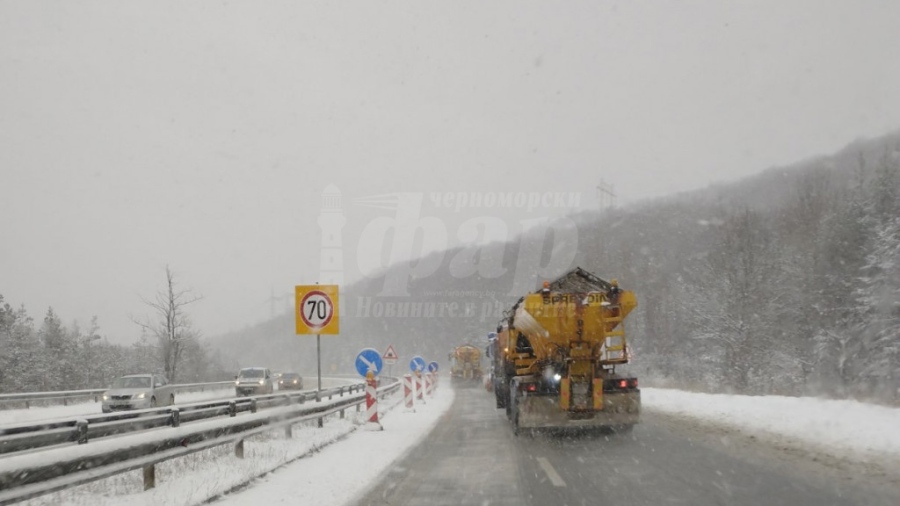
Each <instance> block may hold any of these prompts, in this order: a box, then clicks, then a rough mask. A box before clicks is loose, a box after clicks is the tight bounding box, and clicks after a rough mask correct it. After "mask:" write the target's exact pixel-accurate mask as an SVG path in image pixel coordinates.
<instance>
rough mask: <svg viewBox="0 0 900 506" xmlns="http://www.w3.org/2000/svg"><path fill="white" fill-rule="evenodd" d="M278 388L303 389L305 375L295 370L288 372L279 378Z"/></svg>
mask: <svg viewBox="0 0 900 506" xmlns="http://www.w3.org/2000/svg"><path fill="white" fill-rule="evenodd" d="M278 390H303V377H302V376H300V375H299V374H297V373H295V372H286V373H283V374H282V375H281V377H280V378H278Z"/></svg>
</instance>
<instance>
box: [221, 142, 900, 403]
mask: <svg viewBox="0 0 900 506" xmlns="http://www.w3.org/2000/svg"><path fill="white" fill-rule="evenodd" d="M568 223H569V224H568V225H564V226H556V227H549V228H538V229H536V230H533V231H530V232H529V233H526V234H525V235H524V236H520V237H518V238H517V239H515V240H513V241H511V242H507V243H492V244H488V245H477V246H471V247H468V248H457V249H454V250H450V251H446V252H440V253H435V254H432V257H429V258H425V259H420V260H419V261H418V262H425V263H436V264H439V266H440V267H439V268H438V269H437V270H436V271H435V272H434V273H432V274H430V275H427V276H423V277H416V276H411V277H409V279H408V285H407V286H408V295H404V296H387V295H385V294H384V293H383V288H384V286H385V278H386V277H387V276H391V275H392V273H394V271H395V270H397V269H400V271H402V272H403V273H406V272H407V271H408V270H409V269H408V267H409V266H399V267H398V266H394V267H393V268H389V269H387V270H386V271H385V272H384V275H383V276H380V277H377V278H373V279H364V280H363V281H360V282H359V283H356V284H354V285H351V286H349V287H347V288H346V290H344V292H343V296H342V321H341V335H340V336H324V337H323V339H322V341H323V346H322V349H323V352H322V353H323V369H324V370H325V372H326V373H337V372H340V373H353V366H352V357H353V356H355V354H356V352H357V351H358V350H359V349H360V348H363V347H367V346H371V347H375V348H378V349H384V348H386V346H387V345H388V344H393V345H394V346H395V348H396V349H397V351H398V352H399V353H400V355H401V364H400V366H398V367H400V368H401V369H405V367H406V366H405V362H404V360H407V361H408V359H409V358H410V357H411V356H413V355H415V354H420V355H423V356H425V357H426V358H428V359H430V360H431V359H434V360H439V361H441V363H445V361H444V359H446V357H447V353H448V351H449V349H450V348H451V347H452V346H456V345H458V344H461V343H465V342H469V343H474V344H484V343H486V341H485V339H486V335H487V333H488V332H490V331H492V330H494V329H495V327H496V323H497V320H499V318H500V315H501V313H502V310H503V309H505V308H507V307H509V306H510V305H511V304H512V303H513V302H514V301H515V299H517V298H518V296H520V295H521V293H520V292H523V290H524V289H523V288H522V280H523V277H522V275H523V272H522V266H526V267H527V266H528V265H529V262H530V263H531V264H533V265H534V266H535V268H534V269H532V271H533V272H529V273H528V276H526V281H527V283H526V284H527V285H528V286H527V290H530V289H536V288H537V287H538V286H539V284H540V282H541V281H542V280H543V279H545V278H550V277H552V276H554V275H559V274H561V273H562V272H565V271H566V270H568V269H570V268H572V267H574V266H576V265H578V266H581V267H583V268H586V269H588V270H590V271H592V272H595V273H596V274H598V275H599V276H601V277H604V278H617V279H618V280H619V281H620V283H621V284H622V285H623V286H624V287H627V288H629V289H632V290H634V291H635V292H637V296H638V299H639V301H640V303H639V307H638V309H637V311H636V312H635V313H634V314H633V316H632V317H630V318H629V320H628V322H627V329H628V334H629V336H630V344H631V346H632V349H633V352H634V361H633V364H632V366H631V370H632V371H635V372H637V373H638V374H640V375H641V376H642V377H644V378H645V380H646V381H645V384H651V383H652V384H666V385H672V386H679V387H686V388H695V389H701V390H707V391H730V392H740V393H776V394H789V395H798V394H806V395H810V394H812V395H817V394H825V395H830V396H837V397H861V398H877V399H881V400H884V401H886V402H896V401H897V400H898V389H900V135H898V134H894V135H890V136H886V137H883V138H879V139H874V140H869V141H859V142H855V143H853V144H851V145H850V146H848V147H846V148H845V149H843V150H842V151H840V152H839V153H837V154H835V155H833V156H828V157H821V158H817V159H814V160H809V161H805V162H802V163H799V164H795V165H793V166H789V167H781V168H774V169H770V170H767V171H765V172H763V173H761V174H759V175H757V176H754V177H750V178H747V179H744V180H741V181H736V182H731V183H727V184H718V185H714V186H710V187H708V188H704V189H701V190H697V191H692V192H688V193H684V194H679V195H674V196H670V197H666V198H661V199H653V200H649V201H646V202H642V203H640V204H636V205H630V206H627V207H623V208H618V209H607V210H604V211H602V212H600V211H598V212H592V213H584V214H581V215H577V216H574V217H572V218H571V219H570V220H568ZM572 224H574V225H572ZM560 251H563V252H565V251H571V252H572V253H573V254H572V255H571V256H567V255H559V254H558V253H559V252H560ZM560 257H562V258H564V259H565V261H564V262H562V263H559V262H557V263H554V261H555V260H554V259H558V258H560ZM523 259H530V260H528V261H525V262H523V261H522V260H523ZM404 275H405V274H404ZM527 290H524V291H527ZM293 325H294V322H293V316H292V315H291V314H290V313H285V314H284V315H282V316H280V317H277V318H275V319H273V320H271V321H268V322H266V323H263V324H260V325H257V326H255V327H250V328H248V329H245V330H243V331H241V332H236V333H232V334H229V335H225V336H221V337H220V338H219V339H218V340H217V341H216V342H217V343H219V344H220V345H221V346H222V347H223V350H226V353H228V354H229V356H230V357H233V358H234V359H235V360H238V361H240V362H241V363H242V364H244V365H247V364H250V363H259V364H269V365H272V366H273V367H283V368H291V369H300V370H302V371H303V372H304V373H305V374H310V373H314V372H315V339H314V338H311V337H305V336H296V335H294V330H293ZM348 357H349V358H348ZM245 363H246V364H245Z"/></svg>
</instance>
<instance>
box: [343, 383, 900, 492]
mask: <svg viewBox="0 0 900 506" xmlns="http://www.w3.org/2000/svg"><path fill="white" fill-rule="evenodd" d="M642 418H643V419H642V423H641V424H640V425H638V426H637V427H636V428H635V429H634V431H633V432H632V433H631V434H603V433H593V434H587V435H568V434H541V433H539V434H536V435H534V436H533V437H532V436H528V435H525V436H519V437H516V436H513V434H512V430H511V428H510V426H509V423H508V422H507V420H506V417H505V415H504V412H503V410H498V409H495V408H494V399H493V396H492V395H491V394H489V393H487V392H485V391H484V390H481V389H474V388H473V389H459V390H457V391H456V399H455V401H454V405H453V407H452V408H451V409H450V410H449V411H448V413H447V414H446V415H445V416H444V417H443V418H442V419H441V421H440V422H439V423H438V425H437V427H436V428H435V429H434V431H433V432H432V434H431V435H430V436H429V438H428V439H427V440H426V441H424V442H423V443H422V444H421V445H419V446H418V447H417V448H415V449H413V450H412V451H411V452H410V453H408V454H407V455H406V456H405V457H403V458H402V459H401V460H400V461H399V462H398V463H397V464H396V465H395V466H394V467H393V468H392V469H391V470H390V471H389V472H388V473H387V474H386V475H384V476H383V477H382V479H381V480H379V482H378V483H377V484H375V485H374V487H373V488H372V489H370V490H369V491H368V493H367V494H366V495H365V496H363V497H362V498H361V499H360V501H359V503H358V504H360V505H365V506H369V505H372V506H379V505H431V506H441V505H460V504H464V505H469V504H471V505H479V506H483V505H492V506H494V505H496V506H505V505H528V504H533V505H536V506H545V505H552V506H563V505H606V504H608V505H616V506H630V505H669V504H671V505H692V506H695V505H696V506H702V505H754V506H757V505H790V506H805V505H809V506H813V505H815V506H821V505H885V506H897V505H900V486H898V485H897V482H896V481H893V482H892V481H890V480H880V481H879V480H871V479H869V478H868V477H866V476H862V475H861V476H854V475H853V473H854V468H853V467H852V466H837V467H835V466H830V465H829V464H828V463H827V462H822V461H820V460H819V459H815V460H814V459H812V458H810V457H809V455H805V454H803V453H802V452H800V453H798V452H790V451H786V450H784V449H778V448H774V447H771V446H768V445H766V444H764V443H760V442H756V441H754V440H753V439H752V438H747V437H746V436H742V435H739V434H728V433H727V432H726V431H721V430H715V429H713V428H710V427H707V426H703V425H699V424H696V423H691V422H690V421H685V420H679V419H672V418H670V417H667V416H664V415H660V414H655V413H653V412H650V411H646V410H645V412H644V413H643V415H642Z"/></svg>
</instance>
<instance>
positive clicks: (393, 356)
mask: <svg viewBox="0 0 900 506" xmlns="http://www.w3.org/2000/svg"><path fill="white" fill-rule="evenodd" d="M381 358H384V359H394V360H397V358H398V357H397V352H396V351H394V345H393V344H390V345H388V349H387V351H385V352H384V355H382V356H381Z"/></svg>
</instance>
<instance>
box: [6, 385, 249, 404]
mask: <svg viewBox="0 0 900 506" xmlns="http://www.w3.org/2000/svg"><path fill="white" fill-rule="evenodd" d="M226 385H234V380H230V381H211V382H207V383H183V384H178V385H172V386H173V387H174V388H175V392H176V393H178V392H191V391H195V390H200V391H203V390H204V389H207V388H214V387H217V386H220V387H225V386H226ZM108 390H109V388H97V389H90V390H66V391H57V392H23V393H15V394H0V403H23V404H24V405H25V408H26V409H27V408H30V407H31V403H32V402H35V401H59V400H62V403H63V405H68V403H69V402H68V401H70V400H75V399H85V398H88V399H90V398H93V400H94V402H99V400H100V396H101V395H103V392H106V391H108Z"/></svg>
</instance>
